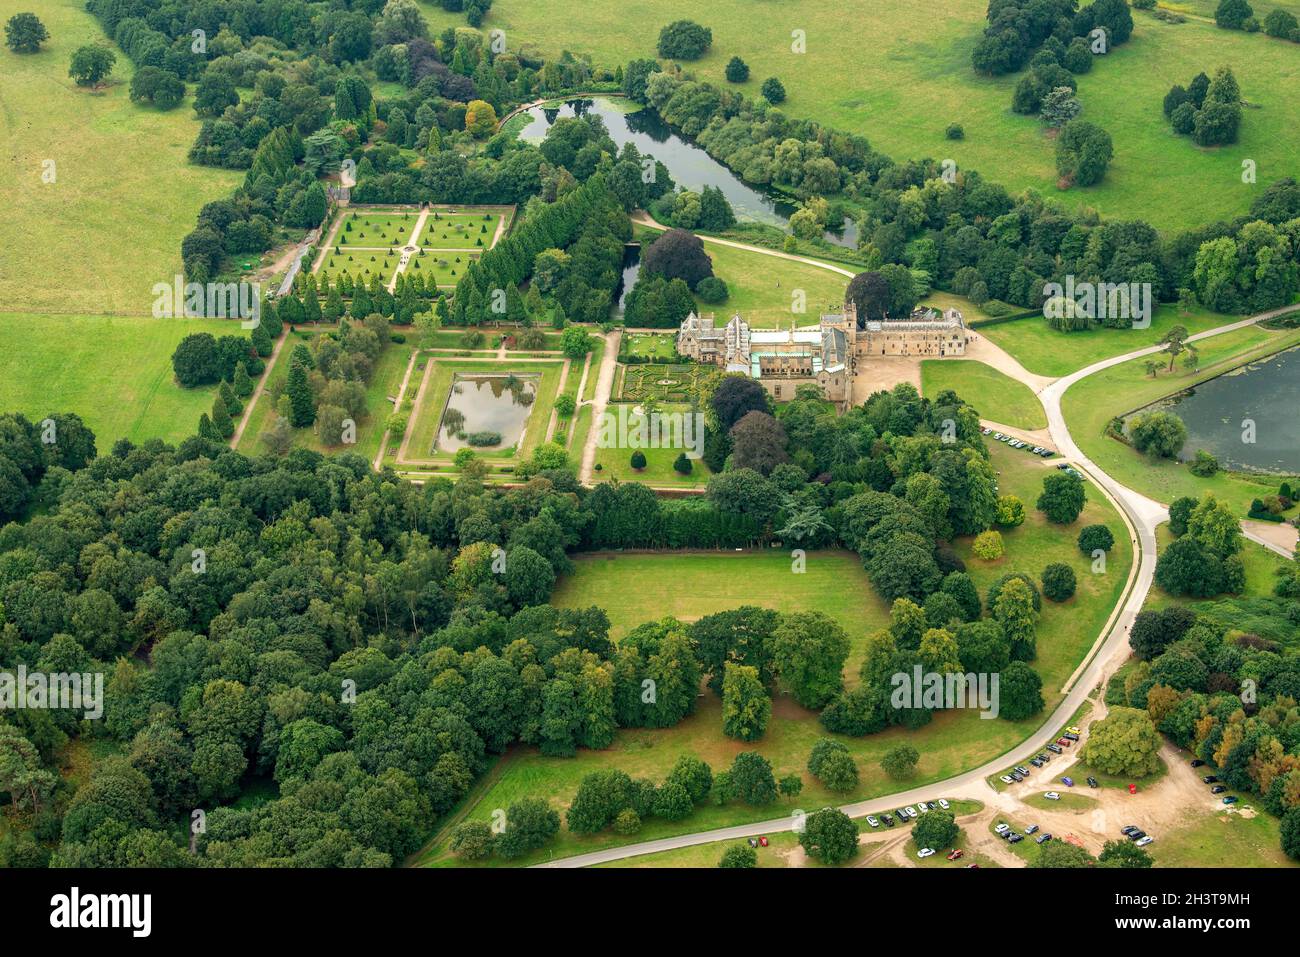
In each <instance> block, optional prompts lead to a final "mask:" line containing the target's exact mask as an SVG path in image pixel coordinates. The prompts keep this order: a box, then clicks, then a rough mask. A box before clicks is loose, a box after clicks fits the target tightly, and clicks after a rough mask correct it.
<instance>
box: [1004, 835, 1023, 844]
mask: <svg viewBox="0 0 1300 957" xmlns="http://www.w3.org/2000/svg"><path fill="white" fill-rule="evenodd" d="M1023 840H1024V837H1023V836H1022V835H1020V834H1009V835H1007V843H1008V844H1019V843H1020V842H1021V841H1023Z"/></svg>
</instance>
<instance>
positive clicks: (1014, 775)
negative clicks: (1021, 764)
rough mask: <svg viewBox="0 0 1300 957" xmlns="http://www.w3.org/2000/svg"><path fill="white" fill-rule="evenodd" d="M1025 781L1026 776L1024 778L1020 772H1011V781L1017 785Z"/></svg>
mask: <svg viewBox="0 0 1300 957" xmlns="http://www.w3.org/2000/svg"><path fill="white" fill-rule="evenodd" d="M1024 779H1025V776H1024V775H1023V774H1021V773H1020V772H1019V771H1012V772H1011V780H1013V781H1015V782H1016V783H1017V784H1019V783H1020V782H1021V781H1023V780H1024Z"/></svg>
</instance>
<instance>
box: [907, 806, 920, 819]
mask: <svg viewBox="0 0 1300 957" xmlns="http://www.w3.org/2000/svg"><path fill="white" fill-rule="evenodd" d="M903 810H904V811H906V812H907V816H908V817H913V818H915V817H920V816H921V815H919V814H917V813H916V808H914V807H912V805H910V804H909V805H908V806H907V807H905V808H903Z"/></svg>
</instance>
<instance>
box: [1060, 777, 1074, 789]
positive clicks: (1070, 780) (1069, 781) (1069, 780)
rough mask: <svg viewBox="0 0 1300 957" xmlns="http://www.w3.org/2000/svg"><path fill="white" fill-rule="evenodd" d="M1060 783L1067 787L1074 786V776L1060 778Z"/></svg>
mask: <svg viewBox="0 0 1300 957" xmlns="http://www.w3.org/2000/svg"><path fill="white" fill-rule="evenodd" d="M1061 783H1062V784H1064V785H1065V786H1066V787H1067V788H1072V787H1074V778H1061Z"/></svg>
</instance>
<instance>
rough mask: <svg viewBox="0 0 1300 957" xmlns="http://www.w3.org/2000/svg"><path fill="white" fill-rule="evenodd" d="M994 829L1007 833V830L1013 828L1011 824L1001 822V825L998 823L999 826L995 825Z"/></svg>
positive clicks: (1000, 832)
mask: <svg viewBox="0 0 1300 957" xmlns="http://www.w3.org/2000/svg"><path fill="white" fill-rule="evenodd" d="M993 830H995V831H997V832H998V833H999V834H1005V833H1006V832H1007V831H1009V830H1011V825H1010V824H999V825H998V826H997V827H995V828H994V829H993Z"/></svg>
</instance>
